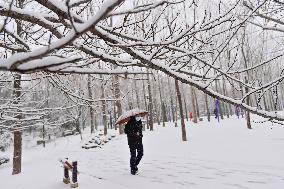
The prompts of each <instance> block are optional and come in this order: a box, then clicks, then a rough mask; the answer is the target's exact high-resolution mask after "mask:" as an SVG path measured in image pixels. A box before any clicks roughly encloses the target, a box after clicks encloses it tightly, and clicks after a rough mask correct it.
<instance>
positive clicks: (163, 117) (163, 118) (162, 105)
mask: <svg viewBox="0 0 284 189" xmlns="http://www.w3.org/2000/svg"><path fill="white" fill-rule="evenodd" d="M158 87H159V95H160V103H161V117H162V122H163V127H165V126H166V124H165V122H166V121H167V115H166V108H165V104H164V101H163V97H162V90H161V80H160V75H159V73H158Z"/></svg>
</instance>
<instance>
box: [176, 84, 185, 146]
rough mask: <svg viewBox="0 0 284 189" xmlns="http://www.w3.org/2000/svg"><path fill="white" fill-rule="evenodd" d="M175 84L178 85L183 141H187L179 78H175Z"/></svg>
mask: <svg viewBox="0 0 284 189" xmlns="http://www.w3.org/2000/svg"><path fill="white" fill-rule="evenodd" d="M175 86H176V92H177V99H178V105H179V113H180V122H181V133H182V141H187V138H186V130H185V123H184V114H183V108H182V100H181V94H180V89H179V85H178V80H177V79H175Z"/></svg>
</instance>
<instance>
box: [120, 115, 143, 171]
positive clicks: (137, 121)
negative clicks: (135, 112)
mask: <svg viewBox="0 0 284 189" xmlns="http://www.w3.org/2000/svg"><path fill="white" fill-rule="evenodd" d="M124 133H125V134H126V135H127V139H128V146H129V150H130V172H131V174H132V175H135V174H136V173H137V172H138V168H137V166H138V164H139V163H140V161H141V159H142V156H143V143H142V138H143V134H142V121H141V117H139V116H131V117H130V120H129V121H128V122H127V124H126V125H125V128H124ZM136 154H137V155H136Z"/></svg>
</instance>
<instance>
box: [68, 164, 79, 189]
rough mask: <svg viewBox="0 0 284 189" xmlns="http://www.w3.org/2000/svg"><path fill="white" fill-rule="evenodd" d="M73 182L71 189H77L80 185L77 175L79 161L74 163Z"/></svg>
mask: <svg viewBox="0 0 284 189" xmlns="http://www.w3.org/2000/svg"><path fill="white" fill-rule="evenodd" d="M72 166H73V169H72V182H71V184H70V187H71V188H77V187H78V186H79V185H78V180H77V175H78V169H77V161H74V162H72Z"/></svg>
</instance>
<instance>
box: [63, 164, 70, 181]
mask: <svg viewBox="0 0 284 189" xmlns="http://www.w3.org/2000/svg"><path fill="white" fill-rule="evenodd" d="M63 168H64V177H63V182H64V183H65V184H69V183H70V177H69V170H68V168H67V167H65V166H63Z"/></svg>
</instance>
